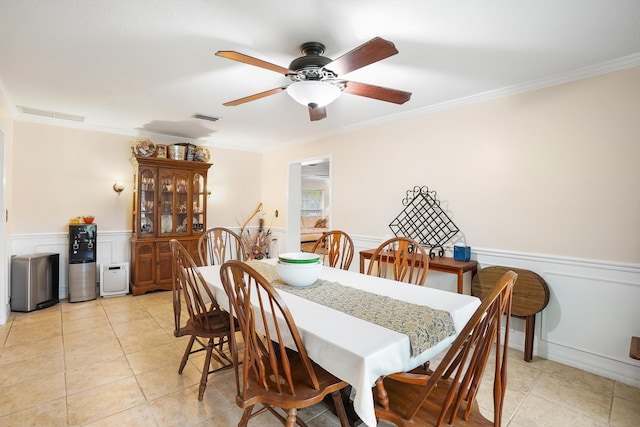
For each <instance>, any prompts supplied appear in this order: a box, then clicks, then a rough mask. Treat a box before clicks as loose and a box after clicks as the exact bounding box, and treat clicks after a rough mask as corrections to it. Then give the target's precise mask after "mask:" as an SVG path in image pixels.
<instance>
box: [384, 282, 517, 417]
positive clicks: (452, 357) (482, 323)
mask: <svg viewBox="0 0 640 427" xmlns="http://www.w3.org/2000/svg"><path fill="white" fill-rule="evenodd" d="M517 277H518V275H517V274H516V273H514V272H513V271H508V272H506V273H505V274H504V275H503V276H502V278H501V279H500V280H499V281H498V283H497V284H496V286H495V287H494V289H493V290H492V292H491V293H490V294H489V295H487V296H486V298H485V299H484V300H483V301H482V303H481V304H480V306H479V307H478V309H477V310H476V311H475V313H474V314H473V315H472V316H471V318H470V319H469V321H468V322H467V324H466V325H465V327H464V328H463V329H462V331H460V334H459V335H458V336H457V338H456V339H455V340H454V342H453V344H452V345H451V347H450V348H449V350H448V351H447V353H446V354H445V355H444V357H443V359H442V361H441V362H440V364H439V365H438V367H437V368H436V369H435V371H433V373H432V374H423V373H421V372H418V371H417V370H416V371H412V372H401V373H395V374H391V375H388V376H386V377H384V378H383V377H380V378H379V379H378V380H377V381H376V386H375V394H376V417H378V418H382V419H385V420H388V421H390V422H392V423H394V424H396V425H398V426H409V425H412V426H413V425H421V426H422V425H423V426H427V425H430V426H434V425H435V426H440V425H442V423H443V421H445V418H446V417H448V418H447V420H446V422H447V423H448V424H450V425H454V423H455V422H456V418H457V417H458V416H460V418H461V420H459V421H460V422H459V423H458V424H455V425H461V426H484V425H491V422H489V421H488V420H487V419H485V418H484V417H483V416H482V415H481V414H480V413H479V411H478V410H477V406H478V405H477V402H476V401H475V398H476V395H477V393H478V387H479V386H480V381H481V380H482V375H483V373H484V369H485V367H486V365H487V360H488V358H489V355H490V353H491V347H492V346H493V344H494V343H495V371H494V383H493V400H494V421H493V425H494V426H497V427H500V426H501V423H502V407H503V402H504V394H505V389H506V386H507V351H508V348H509V325H510V318H511V316H510V314H511V299H512V293H513V286H514V283H515V281H516V279H517ZM504 315H506V317H504V321H505V324H504V327H505V331H506V333H505V336H504V339H503V338H502V336H501V328H502V326H503V325H502V322H503V316H504ZM463 401H465V405H464V407H463V405H462V403H463Z"/></svg>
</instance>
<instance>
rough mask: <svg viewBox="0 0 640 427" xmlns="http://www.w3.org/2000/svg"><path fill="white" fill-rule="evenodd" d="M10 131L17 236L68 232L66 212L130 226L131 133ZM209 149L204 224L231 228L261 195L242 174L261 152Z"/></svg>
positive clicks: (109, 227) (24, 125) (101, 223)
mask: <svg viewBox="0 0 640 427" xmlns="http://www.w3.org/2000/svg"><path fill="white" fill-rule="evenodd" d="M14 129H15V152H14V154H13V164H15V165H16V167H15V173H14V177H13V179H12V180H11V182H10V184H9V185H10V186H11V187H12V188H13V190H14V198H13V201H14V203H13V216H14V218H15V221H14V223H13V230H12V232H13V233H14V234H30V233H53V232H66V230H67V224H68V223H69V219H70V218H72V217H75V216H79V215H86V214H93V215H95V216H96V223H97V224H98V227H99V230H102V231H124V230H131V228H132V217H131V211H132V188H133V167H132V165H131V163H130V162H129V159H130V157H131V148H130V147H131V145H132V143H133V141H134V140H135V138H134V137H131V136H126V135H118V134H112V133H105V132H95V131H88V130H80V129H73V128H63V127H59V126H51V125H45V124H38V123H31V122H19V121H16V122H14ZM155 142H156V143H162V142H165V143H166V141H161V140H158V141H155ZM210 152H211V162H212V163H214V165H213V166H212V167H211V169H210V170H209V175H208V180H209V185H210V186H211V187H212V190H213V193H212V195H211V197H210V198H209V201H208V203H209V204H208V208H209V212H208V219H207V221H208V225H209V226H211V225H224V226H235V225H237V220H236V218H237V217H241V216H242V215H243V214H244V215H248V214H247V213H246V212H248V211H249V210H253V209H254V208H255V205H256V204H257V203H258V202H259V201H260V186H259V184H257V182H256V181H257V180H256V179H254V178H253V176H251V175H250V174H247V173H246V170H251V171H253V172H254V173H255V176H259V174H260V155H259V154H257V153H248V152H241V151H233V150H218V149H210ZM240 165H243V166H246V168H247V169H246V170H245V169H244V168H243V167H240ZM117 179H120V180H122V181H124V184H125V190H124V191H123V192H122V194H121V195H120V196H118V194H117V193H115V192H114V191H113V189H112V186H113V183H114V181H116V180H117Z"/></svg>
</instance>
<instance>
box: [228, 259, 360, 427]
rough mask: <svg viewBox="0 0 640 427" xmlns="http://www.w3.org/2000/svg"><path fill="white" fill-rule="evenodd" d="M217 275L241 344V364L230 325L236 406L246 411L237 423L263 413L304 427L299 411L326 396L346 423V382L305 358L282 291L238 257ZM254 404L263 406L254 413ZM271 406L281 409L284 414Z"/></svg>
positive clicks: (346, 423) (242, 424) (244, 423)
mask: <svg viewBox="0 0 640 427" xmlns="http://www.w3.org/2000/svg"><path fill="white" fill-rule="evenodd" d="M220 278H221V281H222V285H223V286H224V289H225V291H226V293H227V295H228V296H229V307H230V308H229V312H230V313H231V315H233V316H235V317H236V318H237V321H238V327H239V330H240V331H241V333H242V338H243V342H244V350H243V354H242V364H239V363H238V359H239V354H238V353H239V347H238V345H237V343H236V340H235V332H236V330H237V329H236V327H235V326H232V331H231V332H232V338H231V354H232V359H233V362H234V363H233V366H234V369H235V374H236V375H235V377H236V390H237V394H236V404H237V405H238V406H239V407H240V408H242V409H244V412H243V414H242V417H241V419H240V421H239V423H238V426H246V425H247V423H248V421H249V419H251V418H253V417H254V416H256V415H258V414H260V413H263V412H265V411H269V412H270V413H272V414H273V415H274V416H276V417H277V418H278V419H279V420H280V421H281V422H283V423H284V424H285V425H286V426H287V427H293V426H294V425H295V424H296V423H297V424H300V425H302V426H305V425H306V424H305V423H304V422H303V421H302V420H300V419H298V418H297V411H298V409H300V408H306V407H309V406H312V405H315V404H317V403H319V402H321V401H322V400H323V398H324V397H325V396H327V395H329V394H330V395H331V396H332V398H333V402H334V404H335V405H336V410H337V412H338V417H339V419H340V423H341V425H342V426H343V427H347V426H348V425H349V422H348V419H347V415H346V412H345V409H344V405H343V402H342V400H341V398H340V390H342V389H343V388H345V387H347V385H348V384H347V383H346V382H344V381H342V380H340V379H338V378H336V377H335V376H333V375H332V374H330V373H329V372H327V371H326V370H324V369H323V368H321V367H320V366H319V365H317V364H316V363H314V362H313V361H312V360H311V359H309V356H308V355H307V351H306V349H305V346H304V344H303V342H302V338H301V337H300V333H299V331H298V327H297V326H296V323H295V321H294V319H293V316H292V315H291V312H290V311H289V309H288V307H287V304H286V303H285V302H284V300H283V299H282V297H281V296H280V294H278V292H277V291H276V290H275V289H274V288H273V287H272V286H271V285H270V284H269V282H267V280H266V279H265V278H264V277H263V276H262V275H261V274H260V273H258V272H257V271H255V270H254V269H253V268H251V267H250V266H249V265H247V264H245V263H243V262H240V261H236V260H231V261H227V262H226V263H224V264H223V265H222V267H221V269H220ZM281 343H285V344H286V346H285V345H282V344H281ZM287 347H289V348H287ZM256 404H261V405H262V408H260V409H258V410H256V411H255V412H254V406H255V405H256ZM275 408H281V409H283V410H284V411H285V412H286V415H282V414H281V413H280V412H279V411H278V410H276V409H275Z"/></svg>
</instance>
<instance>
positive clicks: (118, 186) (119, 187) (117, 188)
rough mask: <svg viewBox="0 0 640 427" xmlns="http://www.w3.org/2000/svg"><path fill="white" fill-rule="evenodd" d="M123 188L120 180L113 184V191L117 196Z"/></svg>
mask: <svg viewBox="0 0 640 427" xmlns="http://www.w3.org/2000/svg"><path fill="white" fill-rule="evenodd" d="M123 190H124V183H123V182H122V181H116V182H115V183H114V184H113V191H115V192H116V193H118V196H119V195H120V193H122V191H123Z"/></svg>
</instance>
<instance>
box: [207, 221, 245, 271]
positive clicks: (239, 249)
mask: <svg viewBox="0 0 640 427" xmlns="http://www.w3.org/2000/svg"><path fill="white" fill-rule="evenodd" d="M198 254H199V255H200V263H201V265H222V264H223V263H224V262H225V261H228V260H230V259H239V260H240V261H245V260H246V259H247V255H246V252H245V248H244V245H243V244H242V239H241V238H240V236H239V235H238V234H237V233H235V232H234V231H232V230H229V229H228V228H224V227H213V228H210V229H208V230H207V231H206V232H205V233H204V234H203V235H202V236H200V239H198Z"/></svg>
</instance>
